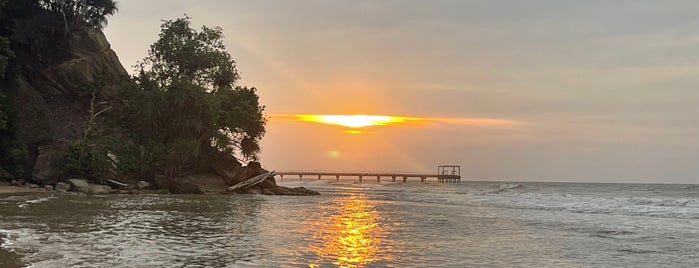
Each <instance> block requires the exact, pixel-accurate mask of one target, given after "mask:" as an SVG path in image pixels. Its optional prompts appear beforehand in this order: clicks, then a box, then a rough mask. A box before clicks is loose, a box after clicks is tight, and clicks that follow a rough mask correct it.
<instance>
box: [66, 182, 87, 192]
mask: <svg viewBox="0 0 699 268" xmlns="http://www.w3.org/2000/svg"><path fill="white" fill-rule="evenodd" d="M67 182H68V184H70V190H71V191H73V192H81V193H87V191H89V190H90V185H89V184H88V183H87V180H85V179H68V180H67Z"/></svg>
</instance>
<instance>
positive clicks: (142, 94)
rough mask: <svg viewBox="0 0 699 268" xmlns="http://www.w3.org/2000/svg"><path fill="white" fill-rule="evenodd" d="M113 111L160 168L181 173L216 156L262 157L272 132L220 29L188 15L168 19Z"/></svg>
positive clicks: (150, 160)
mask: <svg viewBox="0 0 699 268" xmlns="http://www.w3.org/2000/svg"><path fill="white" fill-rule="evenodd" d="M136 68H137V70H136V74H135V75H134V76H133V77H132V83H131V85H130V86H129V87H128V88H127V89H126V90H125V94H126V95H125V96H124V98H122V104H121V105H120V106H119V107H117V109H116V111H115V112H114V113H115V114H116V115H118V116H119V118H117V119H115V120H116V122H122V124H121V128H122V129H123V133H124V134H125V135H127V136H128V137H129V138H130V139H131V141H133V142H134V143H135V144H138V145H139V146H141V147H142V148H145V150H143V151H144V153H143V154H142V155H143V156H144V157H145V158H146V159H142V160H141V162H151V163H153V167H155V169H156V170H152V172H165V173H170V174H175V173H179V172H182V171H184V170H187V169H189V168H192V167H197V166H202V165H206V163H205V162H206V158H207V156H210V155H212V154H226V155H238V156H239V157H242V158H246V159H255V158H256V155H257V153H258V152H259V150H260V147H259V140H260V139H261V138H262V136H263V135H264V133H265V123H266V120H265V118H264V115H263V111H264V107H263V106H261V105H260V104H259V99H258V96H257V92H256V89H255V88H254V87H253V88H248V87H243V86H238V85H236V82H237V81H238V79H239V75H238V72H237V70H236V65H235V61H234V60H233V59H232V57H231V55H230V54H229V53H228V52H227V51H226V49H225V46H224V44H223V31H222V30H221V28H218V27H213V28H210V27H206V26H204V27H202V28H201V30H200V31H197V30H195V29H192V27H191V22H190V18H189V17H184V18H179V19H176V20H166V21H163V24H162V26H161V33H160V36H159V39H158V40H157V41H156V42H155V43H154V44H152V45H151V47H150V49H149V51H148V56H147V57H146V58H145V59H144V60H143V61H142V62H140V63H139V65H138V66H137V67H136Z"/></svg>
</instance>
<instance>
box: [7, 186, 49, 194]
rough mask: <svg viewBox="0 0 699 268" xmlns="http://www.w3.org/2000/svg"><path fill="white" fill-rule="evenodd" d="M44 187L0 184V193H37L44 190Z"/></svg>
mask: <svg viewBox="0 0 699 268" xmlns="http://www.w3.org/2000/svg"><path fill="white" fill-rule="evenodd" d="M43 191H44V189H43V188H29V187H21V186H6V185H3V186H0V194H5V195H6V194H20V193H36V192H43Z"/></svg>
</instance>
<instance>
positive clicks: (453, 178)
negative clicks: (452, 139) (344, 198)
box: [277, 171, 461, 183]
mask: <svg viewBox="0 0 699 268" xmlns="http://www.w3.org/2000/svg"><path fill="white" fill-rule="evenodd" d="M277 175H279V177H280V178H281V180H282V181H284V176H287V177H288V176H293V177H298V178H299V180H301V181H302V180H303V177H307V178H308V177H313V178H315V177H317V178H318V180H320V179H321V178H323V177H335V180H338V181H339V180H340V177H356V178H359V182H360V183H361V182H362V181H363V179H364V177H371V178H376V181H377V182H381V178H386V179H388V178H390V179H391V181H392V182H396V179H398V178H400V179H402V180H403V183H405V182H407V181H408V178H419V179H420V182H423V183H424V182H427V179H428V178H434V179H436V180H437V182H440V183H457V182H461V176H460V175H446V174H428V173H384V172H325V171H277Z"/></svg>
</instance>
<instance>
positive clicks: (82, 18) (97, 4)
mask: <svg viewBox="0 0 699 268" xmlns="http://www.w3.org/2000/svg"><path fill="white" fill-rule="evenodd" d="M39 6H40V7H42V8H44V9H45V10H48V11H50V12H53V13H55V14H60V16H61V18H62V19H63V23H64V26H65V32H66V33H67V32H69V30H70V28H71V27H83V26H88V27H93V28H97V29H102V28H103V27H104V26H106V25H107V17H109V16H111V15H114V13H116V12H117V10H118V8H117V4H116V2H115V1H114V0H39Z"/></svg>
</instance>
